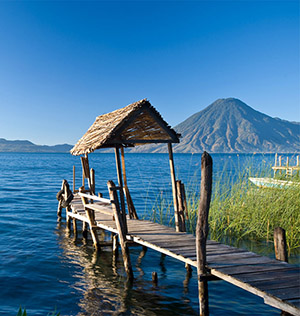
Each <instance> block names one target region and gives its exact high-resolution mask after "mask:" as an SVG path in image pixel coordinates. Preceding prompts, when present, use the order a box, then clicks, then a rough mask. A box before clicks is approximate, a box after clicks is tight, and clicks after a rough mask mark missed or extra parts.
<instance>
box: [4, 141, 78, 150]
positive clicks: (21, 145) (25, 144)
mask: <svg viewBox="0 0 300 316" xmlns="http://www.w3.org/2000/svg"><path fill="white" fill-rule="evenodd" d="M72 147H73V146H72V145H68V144H62V145H55V146H46V145H43V146H41V145H35V144H34V143H32V142H30V141H28V140H6V139H4V138H0V152H23V153H24V152H38V153H62V152H69V151H70V149H71V148H72Z"/></svg>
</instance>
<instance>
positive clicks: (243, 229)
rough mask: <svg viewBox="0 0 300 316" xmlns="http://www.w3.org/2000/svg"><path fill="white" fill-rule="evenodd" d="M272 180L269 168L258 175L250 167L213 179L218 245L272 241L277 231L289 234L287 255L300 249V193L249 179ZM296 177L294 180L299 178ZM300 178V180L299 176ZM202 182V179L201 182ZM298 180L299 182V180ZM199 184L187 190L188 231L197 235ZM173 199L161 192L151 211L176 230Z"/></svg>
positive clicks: (212, 219) (212, 223)
mask: <svg viewBox="0 0 300 316" xmlns="http://www.w3.org/2000/svg"><path fill="white" fill-rule="evenodd" d="M266 176H271V168H270V166H268V165H265V166H260V170H259V171H257V170H256V171H255V170H254V168H253V167H252V166H251V165H249V166H247V167H244V166H237V168H236V170H235V172H234V173H232V174H228V173H227V172H226V168H224V171H222V172H219V173H218V174H217V175H215V176H214V181H213V182H214V185H213V193H212V200H211V206H210V211H209V227H210V238H211V239H214V240H218V241H224V240H228V238H230V239H234V240H235V241H245V240H246V241H249V240H254V241H267V242H272V241H273V232H274V228H275V227H278V226H279V227H282V228H283V229H285V231H286V238H287V246H288V251H289V253H291V251H292V250H295V249H297V248H298V249H299V247H300V207H299V205H300V190H299V187H297V186H295V187H293V186H287V187H285V188H281V189H275V188H270V189H266V188H264V189H262V188H257V187H255V186H254V185H253V184H252V183H250V181H249V179H248V178H249V177H266ZM283 177H284V176H281V178H283ZM296 177H297V176H295V178H296ZM298 177H299V176H298ZM198 180H199V179H198ZM296 180H297V178H296ZM199 182H200V181H191V183H190V184H189V185H188V186H186V191H187V192H186V195H187V208H188V209H187V216H188V219H187V220H186V227H187V231H188V232H190V233H195V228H196V222H197V210H198V203H199V198H200V197H199V195H198V192H199V188H198V187H197V188H196V184H197V183H198V184H197V185H199ZM168 201H171V199H170V197H169V196H168V197H167V196H166V195H164V194H163V192H161V194H160V195H159V196H158V198H157V200H156V201H155V205H154V206H153V208H152V214H151V216H150V217H151V219H152V220H154V221H156V222H160V223H163V224H167V225H171V226H174V216H173V214H172V212H173V205H172V202H168Z"/></svg>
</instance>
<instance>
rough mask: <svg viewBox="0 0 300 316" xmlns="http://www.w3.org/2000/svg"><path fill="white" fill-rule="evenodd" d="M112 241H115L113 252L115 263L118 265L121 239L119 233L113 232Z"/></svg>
mask: <svg viewBox="0 0 300 316" xmlns="http://www.w3.org/2000/svg"><path fill="white" fill-rule="evenodd" d="M112 241H113V246H112V253H113V265H114V266H116V265H117V261H118V256H119V240H118V234H113V235H112Z"/></svg>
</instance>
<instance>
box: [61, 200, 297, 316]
mask: <svg viewBox="0 0 300 316" xmlns="http://www.w3.org/2000/svg"><path fill="white" fill-rule="evenodd" d="M95 200H97V198H96V197H95ZM102 200H105V199H102ZM87 210H92V211H93V212H94V222H92V223H91V222H90V219H89V217H88V216H87ZM67 218H68V221H70V220H71V219H72V220H75V221H76V220H79V221H81V222H83V223H86V224H89V225H92V226H93V225H94V226H96V227H97V228H99V229H103V230H106V231H108V232H111V233H113V234H118V233H119V231H118V228H117V225H116V221H115V220H114V219H113V209H112V206H111V205H110V204H109V203H108V202H105V203H104V202H99V201H98V202H96V201H95V202H94V203H93V204H86V205H85V206H84V205H83V203H82V202H81V198H80V196H79V195H78V194H77V195H76V196H75V198H74V199H73V201H72V202H71V208H70V209H69V210H68V211H67ZM127 228H128V232H127V234H126V240H127V241H132V242H134V243H136V244H139V245H142V246H146V247H148V248H151V249H153V250H155V251H158V252H160V253H162V254H165V255H168V256H170V257H173V258H175V259H177V260H179V261H182V262H184V263H186V264H188V265H190V266H194V267H197V255H196V240H195V237H194V236H193V235H192V234H188V233H184V232H176V230H175V229H173V228H171V227H166V226H163V225H160V224H157V223H153V222H150V221H147V220H134V219H129V217H127ZM206 256H207V268H208V271H209V273H210V276H209V277H210V278H211V276H215V277H217V278H219V279H222V280H224V281H227V282H229V283H231V284H233V285H235V286H238V287H240V288H242V289H244V290H246V291H248V292H250V293H252V294H255V295H257V296H259V297H261V298H263V300H264V302H265V303H266V304H268V305H271V306H273V307H275V308H278V309H281V310H283V311H285V312H288V313H290V314H292V315H300V268H299V267H295V266H292V265H290V264H287V263H285V262H281V261H278V260H274V259H270V258H268V257H263V256H259V255H257V254H255V253H253V252H249V251H246V250H243V249H238V248H234V247H230V246H227V245H223V244H220V243H218V242H216V241H212V240H208V241H207V244H206Z"/></svg>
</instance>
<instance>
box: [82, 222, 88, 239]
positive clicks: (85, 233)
mask: <svg viewBox="0 0 300 316" xmlns="http://www.w3.org/2000/svg"><path fill="white" fill-rule="evenodd" d="M82 237H83V238H85V239H86V238H87V223H86V222H82Z"/></svg>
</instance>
